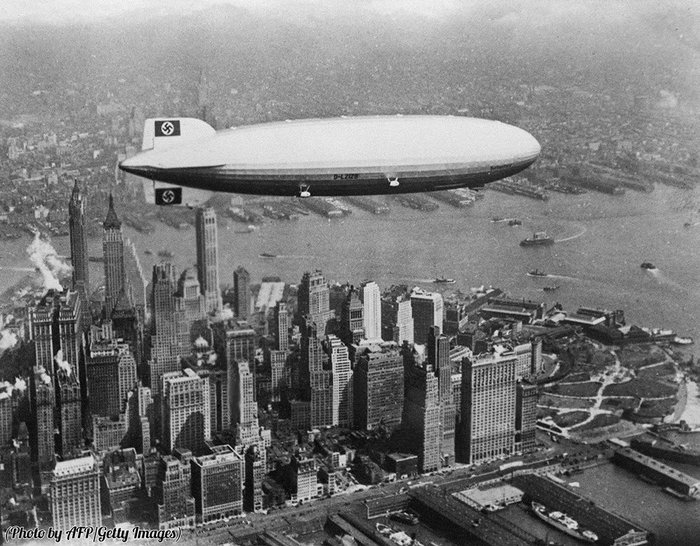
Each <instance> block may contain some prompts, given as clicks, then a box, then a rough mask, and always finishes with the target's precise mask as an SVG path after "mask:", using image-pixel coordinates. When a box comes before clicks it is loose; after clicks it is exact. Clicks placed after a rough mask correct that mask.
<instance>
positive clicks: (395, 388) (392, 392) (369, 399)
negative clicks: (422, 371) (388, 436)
mask: <svg viewBox="0 0 700 546" xmlns="http://www.w3.org/2000/svg"><path fill="white" fill-rule="evenodd" d="M360 351H361V354H360V355H359V357H357V364H356V366H355V371H354V374H353V380H354V389H353V394H354V399H355V404H354V409H353V412H354V413H353V416H354V422H355V426H356V427H359V428H361V429H364V430H372V429H374V428H376V427H378V426H379V425H380V424H381V425H383V426H385V427H386V428H387V429H388V430H390V431H393V430H394V429H396V428H398V427H399V426H400V425H401V414H402V413H403V391H404V377H403V376H404V372H403V358H402V356H401V354H399V351H398V350H397V349H396V348H395V346H386V347H381V346H378V345H373V346H370V347H368V348H366V349H364V350H363V349H361V350H360Z"/></svg>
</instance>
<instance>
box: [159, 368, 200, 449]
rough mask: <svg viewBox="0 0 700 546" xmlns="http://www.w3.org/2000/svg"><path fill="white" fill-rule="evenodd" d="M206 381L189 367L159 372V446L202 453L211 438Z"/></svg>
mask: <svg viewBox="0 0 700 546" xmlns="http://www.w3.org/2000/svg"><path fill="white" fill-rule="evenodd" d="M210 419H211V412H210V409H209V383H208V381H206V380H205V379H202V378H201V377H199V376H198V375H197V374H196V373H195V372H194V371H192V370H191V369H190V368H185V369H184V370H183V371H182V372H168V373H164V374H163V385H162V420H161V423H162V427H163V445H164V446H165V448H166V449H167V450H169V451H172V450H173V449H174V448H176V447H179V448H185V449H188V450H190V451H192V452H194V453H203V452H204V449H205V444H204V441H205V440H207V439H209V438H210V437H211V421H210Z"/></svg>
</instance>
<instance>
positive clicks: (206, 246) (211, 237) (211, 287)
mask: <svg viewBox="0 0 700 546" xmlns="http://www.w3.org/2000/svg"><path fill="white" fill-rule="evenodd" d="M195 230H196V238H197V279H198V280H199V286H200V290H201V292H202V295H203V296H204V298H205V300H206V307H207V311H208V312H210V313H214V312H217V311H219V310H220V309H221V291H220V289H219V258H218V252H219V250H218V248H219V239H218V230H217V226H216V212H215V211H214V209H212V208H198V209H197V212H196V214H195Z"/></svg>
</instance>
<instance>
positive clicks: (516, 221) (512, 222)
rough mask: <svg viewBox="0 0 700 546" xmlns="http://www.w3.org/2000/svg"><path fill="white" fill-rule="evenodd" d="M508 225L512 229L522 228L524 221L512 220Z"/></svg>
mask: <svg viewBox="0 0 700 546" xmlns="http://www.w3.org/2000/svg"><path fill="white" fill-rule="evenodd" d="M508 225H509V226H511V227H512V226H522V225H523V221H522V220H519V219H517V218H511V219H510V220H508Z"/></svg>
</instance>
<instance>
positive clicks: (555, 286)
mask: <svg viewBox="0 0 700 546" xmlns="http://www.w3.org/2000/svg"><path fill="white" fill-rule="evenodd" d="M542 290H544V291H545V292H554V291H555V290H559V285H558V284H553V285H552V286H543V287H542Z"/></svg>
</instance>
